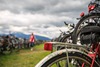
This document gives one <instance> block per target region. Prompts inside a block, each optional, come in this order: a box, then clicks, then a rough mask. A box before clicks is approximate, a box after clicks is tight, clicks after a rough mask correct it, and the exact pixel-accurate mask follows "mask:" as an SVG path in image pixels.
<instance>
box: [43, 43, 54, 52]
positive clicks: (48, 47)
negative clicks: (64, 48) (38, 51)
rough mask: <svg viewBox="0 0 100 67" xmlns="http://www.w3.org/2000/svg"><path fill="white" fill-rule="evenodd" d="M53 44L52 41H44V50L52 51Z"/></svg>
mask: <svg viewBox="0 0 100 67" xmlns="http://www.w3.org/2000/svg"><path fill="white" fill-rule="evenodd" d="M52 46H53V44H52V43H51V42H46V43H44V50H47V51H52Z"/></svg>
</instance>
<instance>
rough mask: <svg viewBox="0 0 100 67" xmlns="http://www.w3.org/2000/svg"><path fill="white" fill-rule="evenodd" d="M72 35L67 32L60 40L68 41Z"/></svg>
mask: <svg viewBox="0 0 100 67" xmlns="http://www.w3.org/2000/svg"><path fill="white" fill-rule="evenodd" d="M70 36H71V34H67V35H65V36H64V37H62V38H61V39H60V40H59V41H60V42H67V39H68V38H69V37H70Z"/></svg>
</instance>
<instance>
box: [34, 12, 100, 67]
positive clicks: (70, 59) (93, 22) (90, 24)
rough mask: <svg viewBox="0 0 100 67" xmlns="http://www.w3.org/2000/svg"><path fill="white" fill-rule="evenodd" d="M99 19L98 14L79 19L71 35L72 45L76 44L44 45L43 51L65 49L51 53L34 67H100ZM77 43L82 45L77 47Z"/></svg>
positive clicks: (90, 14) (48, 43)
mask: <svg viewBox="0 0 100 67" xmlns="http://www.w3.org/2000/svg"><path fill="white" fill-rule="evenodd" d="M99 18H100V13H89V14H88V15H85V16H83V17H81V19H80V21H79V22H78V24H77V25H76V28H75V30H74V33H73V36H74V37H73V43H76V44H70V43H61V42H47V43H45V44H44V49H45V50H53V46H62V47H65V49H62V50H58V51H55V52H53V53H51V54H50V55H48V56H46V57H45V58H44V59H43V60H42V61H40V62H39V63H38V64H37V65H36V66H35V67H100V60H99V58H100V43H99V42H100V34H99V33H100V32H99V31H98V30H100V24H99V21H100V19H99ZM91 28H92V29H91ZM89 29H90V30H89ZM85 30H87V31H85ZM87 36H88V38H87V39H86V37H87ZM87 40H89V41H87ZM78 43H81V44H82V45H77V44H78Z"/></svg>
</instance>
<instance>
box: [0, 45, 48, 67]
mask: <svg viewBox="0 0 100 67" xmlns="http://www.w3.org/2000/svg"><path fill="white" fill-rule="evenodd" d="M49 53H50V52H48V51H44V50H43V44H41V45H36V46H35V47H34V48H33V51H31V50H30V49H22V50H20V51H19V52H17V53H16V52H13V53H12V54H10V55H0V67H35V65H36V64H37V63H38V62H39V61H40V60H41V59H42V58H44V57H45V56H46V55H48V54H49Z"/></svg>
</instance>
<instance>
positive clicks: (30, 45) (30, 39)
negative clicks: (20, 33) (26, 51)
mask: <svg viewBox="0 0 100 67" xmlns="http://www.w3.org/2000/svg"><path fill="white" fill-rule="evenodd" d="M34 42H35V37H34V34H33V33H32V34H31V35H30V38H29V47H33V46H34Z"/></svg>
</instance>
